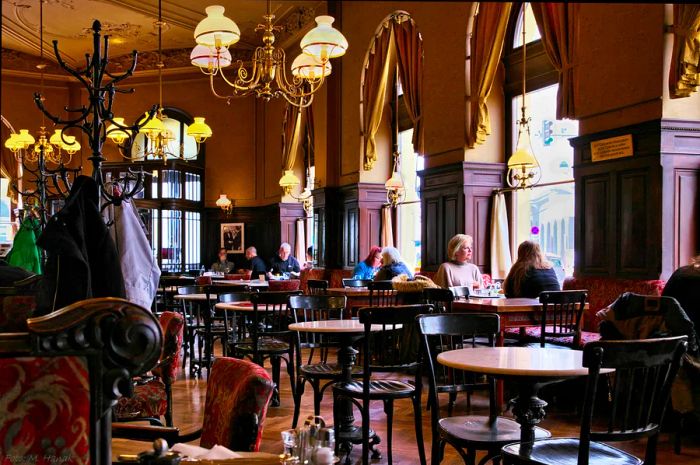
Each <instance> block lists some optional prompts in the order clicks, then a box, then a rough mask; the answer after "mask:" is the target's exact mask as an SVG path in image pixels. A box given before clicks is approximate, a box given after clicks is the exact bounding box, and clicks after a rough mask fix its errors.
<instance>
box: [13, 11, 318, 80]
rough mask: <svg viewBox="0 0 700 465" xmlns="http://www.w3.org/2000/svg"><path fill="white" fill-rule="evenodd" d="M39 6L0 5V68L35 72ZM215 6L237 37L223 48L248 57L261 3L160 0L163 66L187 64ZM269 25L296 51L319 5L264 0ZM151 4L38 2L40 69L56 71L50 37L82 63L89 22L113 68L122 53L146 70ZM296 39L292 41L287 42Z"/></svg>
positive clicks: (151, 61) (152, 36)
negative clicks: (43, 65) (199, 28)
mask: <svg viewBox="0 0 700 465" xmlns="http://www.w3.org/2000/svg"><path fill="white" fill-rule="evenodd" d="M39 1H40V0H2V68H3V69H18V70H22V71H36V68H35V65H36V63H37V62H38V61H39V60H38V58H37V57H39V56H40V45H39V31H40V28H39V24H40V20H39ZM217 3H220V4H222V5H223V6H224V7H226V15H227V16H228V17H229V18H231V19H233V20H234V21H235V22H236V23H237V24H238V27H239V28H240V29H241V40H240V42H238V43H237V44H236V45H234V46H233V47H232V49H231V52H232V54H233V55H234V57H236V58H245V57H247V56H249V54H250V51H251V50H253V49H255V47H257V46H260V45H262V42H261V40H260V36H259V34H258V33H256V32H255V27H256V25H257V24H258V23H260V22H262V15H263V14H265V12H266V9H267V4H266V2H265V1H264V0H235V1H231V0H228V1H225V2H224V1H221V0H220V1H218V2H217V1H216V0H174V1H170V0H163V2H162V10H163V20H164V21H165V22H166V23H167V25H166V26H164V28H163V50H164V52H163V56H164V60H163V61H164V62H165V65H166V69H172V68H177V67H187V66H191V65H190V64H189V52H190V51H191V50H192V47H194V45H195V42H194V38H193V36H192V33H193V31H194V28H195V27H196V25H197V23H198V22H199V21H200V20H201V19H202V18H204V17H205V16H206V15H205V12H204V9H205V8H206V7H207V6H208V5H211V4H217ZM270 8H271V11H272V13H273V14H275V16H276V18H275V22H276V23H277V24H278V25H281V26H283V27H284V30H283V31H282V32H280V33H279V34H277V41H276V45H279V46H282V47H285V48H288V47H298V41H299V40H300V39H301V34H300V33H301V32H302V29H304V32H305V30H306V29H308V28H307V26H309V27H310V26H311V24H313V19H314V17H315V16H316V15H318V14H323V13H324V10H325V1H320V0H313V1H296V0H295V1H285V0H272V1H271V5H270ZM157 17H158V0H44V57H45V58H46V59H47V60H49V67H48V68H47V72H49V73H51V72H53V71H54V70H58V65H57V64H56V60H55V57H54V52H53V44H52V41H53V40H58V46H59V51H60V52H61V55H62V57H63V59H64V60H65V61H66V62H68V63H69V64H72V65H76V64H80V63H82V62H84V60H85V58H84V56H85V54H86V53H88V52H90V53H92V30H91V26H92V23H93V21H94V20H96V19H97V20H99V21H100V22H101V24H102V31H103V34H109V36H110V43H109V47H110V50H109V56H110V59H111V61H113V62H114V65H115V66H116V67H117V68H118V67H120V63H123V66H127V63H128V62H129V61H130V60H128V54H129V53H130V52H131V51H132V50H138V51H139V65H138V66H137V71H139V70H145V69H153V68H154V67H155V63H156V62H157V53H156V52H157V50H158V28H157V26H156V25H155V24H154V22H155V21H156V19H157ZM295 42H297V44H295Z"/></svg>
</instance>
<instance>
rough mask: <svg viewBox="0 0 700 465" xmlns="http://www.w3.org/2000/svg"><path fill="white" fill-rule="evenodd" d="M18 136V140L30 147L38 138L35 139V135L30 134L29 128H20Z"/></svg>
mask: <svg viewBox="0 0 700 465" xmlns="http://www.w3.org/2000/svg"><path fill="white" fill-rule="evenodd" d="M18 137H19V139H18V140H19V141H20V142H22V144H23V145H24V147H25V148H26V147H29V146H30V145H32V144H33V143H34V142H36V140H35V139H34V136H32V135H31V134H29V129H20V130H19V136H18Z"/></svg>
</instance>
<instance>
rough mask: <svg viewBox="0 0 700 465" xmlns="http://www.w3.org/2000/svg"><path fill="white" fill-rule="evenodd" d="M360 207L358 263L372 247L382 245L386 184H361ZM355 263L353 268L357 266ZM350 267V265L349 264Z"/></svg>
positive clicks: (359, 192) (358, 191) (395, 230)
mask: <svg viewBox="0 0 700 465" xmlns="http://www.w3.org/2000/svg"><path fill="white" fill-rule="evenodd" d="M357 197H358V206H359V223H358V233H359V235H358V244H357V259H356V260H357V261H359V260H362V259H363V258H365V257H366V256H367V253H368V252H369V249H370V247H372V246H373V245H380V242H381V241H380V239H381V232H382V231H381V229H382V227H381V225H382V208H383V206H384V205H385V204H386V189H384V184H374V183H360V184H358V189H357ZM393 213H394V220H393V225H394V239H396V232H397V228H396V215H395V213H396V212H393ZM357 261H355V263H354V264H352V265H351V266H355V264H357ZM348 265H350V264H349V263H348Z"/></svg>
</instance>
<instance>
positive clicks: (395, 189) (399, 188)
mask: <svg viewBox="0 0 700 465" xmlns="http://www.w3.org/2000/svg"><path fill="white" fill-rule="evenodd" d="M400 156H401V154H400V153H399V152H394V166H393V169H392V170H391V177H390V178H389V179H387V181H386V182H385V183H384V189H386V200H387V202H389V205H391V207H392V208H396V206H397V205H398V204H400V203H401V202H402V201H403V199H404V196H405V194H406V189H405V187H404V185H403V179H402V177H401V173H400V172H399V157H400Z"/></svg>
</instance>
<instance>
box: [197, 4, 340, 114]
mask: <svg viewBox="0 0 700 465" xmlns="http://www.w3.org/2000/svg"><path fill="white" fill-rule="evenodd" d="M205 11H206V12H207V17H206V18H204V19H203V20H202V21H200V22H199V24H198V25H197V27H196V29H195V30H194V39H195V41H196V42H197V46H195V48H194V49H193V50H192V53H191V55H190V60H191V63H192V64H193V65H194V66H196V67H198V68H199V69H200V70H201V71H202V72H203V73H204V74H206V75H208V76H209V81H210V87H211V91H212V93H213V94H214V95H215V96H216V97H219V98H223V99H226V100H227V101H228V100H229V99H231V98H233V97H245V96H248V95H255V96H256V97H258V98H262V99H264V100H265V101H269V100H270V99H271V98H277V97H280V96H281V97H283V98H284V99H285V100H287V101H288V102H289V103H290V104H292V105H295V106H297V107H306V106H309V105H310V104H311V102H312V101H313V96H314V92H316V91H317V90H318V89H320V88H321V86H322V85H323V83H324V81H325V78H326V77H327V76H328V75H329V74H330V73H331V64H330V62H329V59H331V58H336V57H339V56H342V55H344V54H345V51H346V50H347V48H348V41H347V39H345V37H344V36H343V34H342V33H341V32H340V31H338V30H337V29H335V28H334V27H333V26H332V24H333V21H335V19H334V18H333V17H332V16H317V17H316V24H317V25H316V27H315V28H313V29H312V30H311V31H309V32H308V33H306V35H305V36H304V37H303V38H302V40H301V43H300V46H301V49H302V53H301V54H300V55H299V56H297V57H296V58H295V59H294V61H293V62H292V66H291V72H292V78H291V80H290V79H289V78H288V77H287V72H286V55H285V52H284V50H283V49H282V48H278V47H275V46H274V45H273V44H274V43H275V32H279V31H280V30H282V27H281V26H275V25H273V20H274V19H275V15H273V14H271V12H270V0H268V1H267V14H266V15H263V20H264V23H263V24H258V26H257V27H256V28H255V30H256V31H263V34H262V41H263V44H264V45H263V46H262V47H257V48H256V49H255V52H254V53H253V58H252V68H251V69H250V70H249V69H248V68H246V67H245V66H244V64H243V62H242V61H241V60H239V61H238V62H237V66H238V69H237V71H236V72H235V76H234V77H232V78H229V77H227V76H226V74H225V72H224V69H225V68H227V67H229V66H231V64H232V58H231V52H229V50H228V47H230V46H232V45H234V44H235V43H236V42H238V40H239V39H240V37H241V31H240V29H239V28H238V26H237V25H236V23H235V22H234V21H233V20H231V19H229V18H227V17H226V16H224V7H223V6H220V5H212V6H209V7H207V8H206V9H205ZM217 75H220V76H221V78H222V79H223V81H224V82H225V83H226V84H227V85H228V86H230V87H231V88H232V94H231V95H228V96H226V95H220V94H219V93H218V92H217V91H216V89H215V87H214V77H215V76H217Z"/></svg>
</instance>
